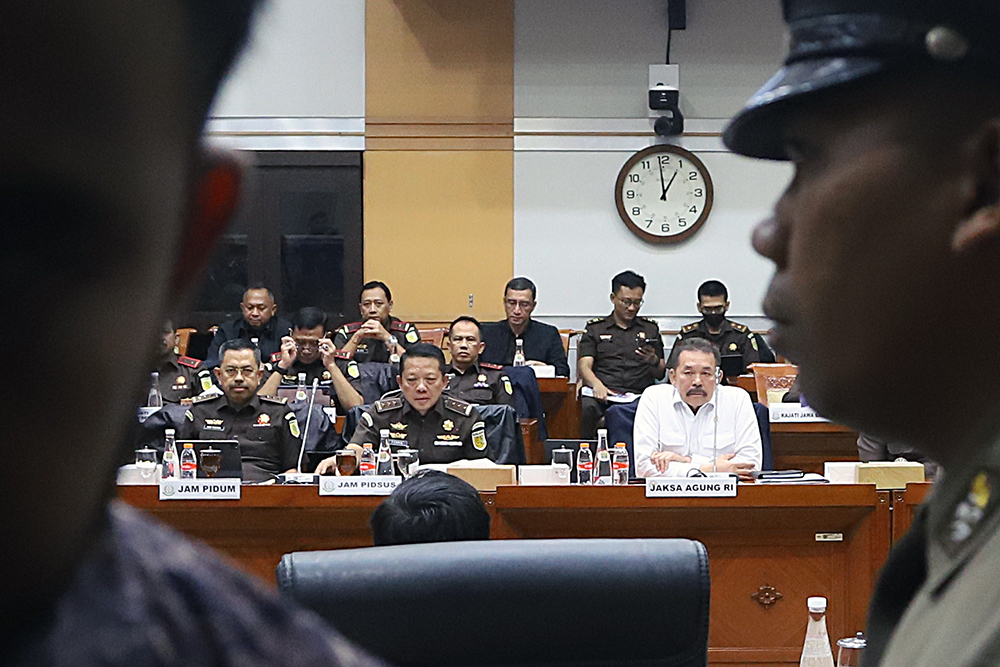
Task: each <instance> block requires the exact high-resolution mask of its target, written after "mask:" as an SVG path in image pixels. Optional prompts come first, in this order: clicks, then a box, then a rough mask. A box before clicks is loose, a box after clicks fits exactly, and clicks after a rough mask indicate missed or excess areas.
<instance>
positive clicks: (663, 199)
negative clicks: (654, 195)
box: [657, 160, 667, 201]
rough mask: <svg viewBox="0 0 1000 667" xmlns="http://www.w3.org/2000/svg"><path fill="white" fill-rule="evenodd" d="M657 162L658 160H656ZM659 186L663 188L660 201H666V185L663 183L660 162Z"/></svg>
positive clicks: (661, 164)
mask: <svg viewBox="0 0 1000 667" xmlns="http://www.w3.org/2000/svg"><path fill="white" fill-rule="evenodd" d="M657 161H658V162H659V160H657ZM660 187H661V188H663V192H662V193H660V201H667V186H665V185H664V184H663V163H662V162H660Z"/></svg>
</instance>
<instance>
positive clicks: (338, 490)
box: [319, 475, 403, 496]
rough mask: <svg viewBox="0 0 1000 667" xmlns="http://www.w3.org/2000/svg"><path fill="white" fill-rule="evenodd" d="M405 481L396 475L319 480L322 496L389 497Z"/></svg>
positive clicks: (323, 477)
mask: <svg viewBox="0 0 1000 667" xmlns="http://www.w3.org/2000/svg"><path fill="white" fill-rule="evenodd" d="M402 481H403V478H402V477H399V476H396V475H362V476H351V477H336V476H332V475H323V476H322V477H320V478H319V495H321V496H387V495H389V494H390V493H392V490H393V489H395V488H396V487H397V486H399V483H400V482H402Z"/></svg>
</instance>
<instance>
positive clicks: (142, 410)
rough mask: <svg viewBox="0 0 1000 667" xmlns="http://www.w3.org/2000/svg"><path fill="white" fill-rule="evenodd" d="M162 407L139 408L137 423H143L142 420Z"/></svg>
mask: <svg viewBox="0 0 1000 667" xmlns="http://www.w3.org/2000/svg"><path fill="white" fill-rule="evenodd" d="M162 409H163V408H146V407H142V408H139V423H140V424H141V423H143V422H144V421H146V420H147V419H149V418H150V416H151V415H154V414H156V413H157V412H159V411H160V410H162Z"/></svg>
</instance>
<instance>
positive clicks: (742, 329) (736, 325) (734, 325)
mask: <svg viewBox="0 0 1000 667" xmlns="http://www.w3.org/2000/svg"><path fill="white" fill-rule="evenodd" d="M729 326H731V327H732V328H733V331H739V332H740V333H747V332H748V331H750V327H748V326H747V325H745V324H740V323H739V322H730V323H729Z"/></svg>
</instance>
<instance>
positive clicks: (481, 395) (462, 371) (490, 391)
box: [444, 315, 514, 407]
mask: <svg viewBox="0 0 1000 667" xmlns="http://www.w3.org/2000/svg"><path fill="white" fill-rule="evenodd" d="M481 335H482V328H481V326H480V324H479V321H478V320H476V318H474V317H469V316H467V315H463V316H462V317H459V318H457V319H455V321H454V322H452V323H451V326H450V327H449V328H448V347H449V348H450V349H451V363H450V364H448V365H447V366H446V367H445V373H446V374H447V376H448V386H447V387H445V390H444V391H445V393H447V394H448V395H450V396H454V397H455V398H460V399H462V400H463V401H468V402H469V403H474V404H476V405H487V404H496V405H509V406H511V407H514V388H513V387H512V386H511V383H510V378H509V377H507V374H506V373H504V372H503V366H497V365H495V364H487V363H484V362H481V361H479V355H480V354H481V353H482V351H483V349H484V348H485V347H486V343H484V342H483V341H482V338H481Z"/></svg>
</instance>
